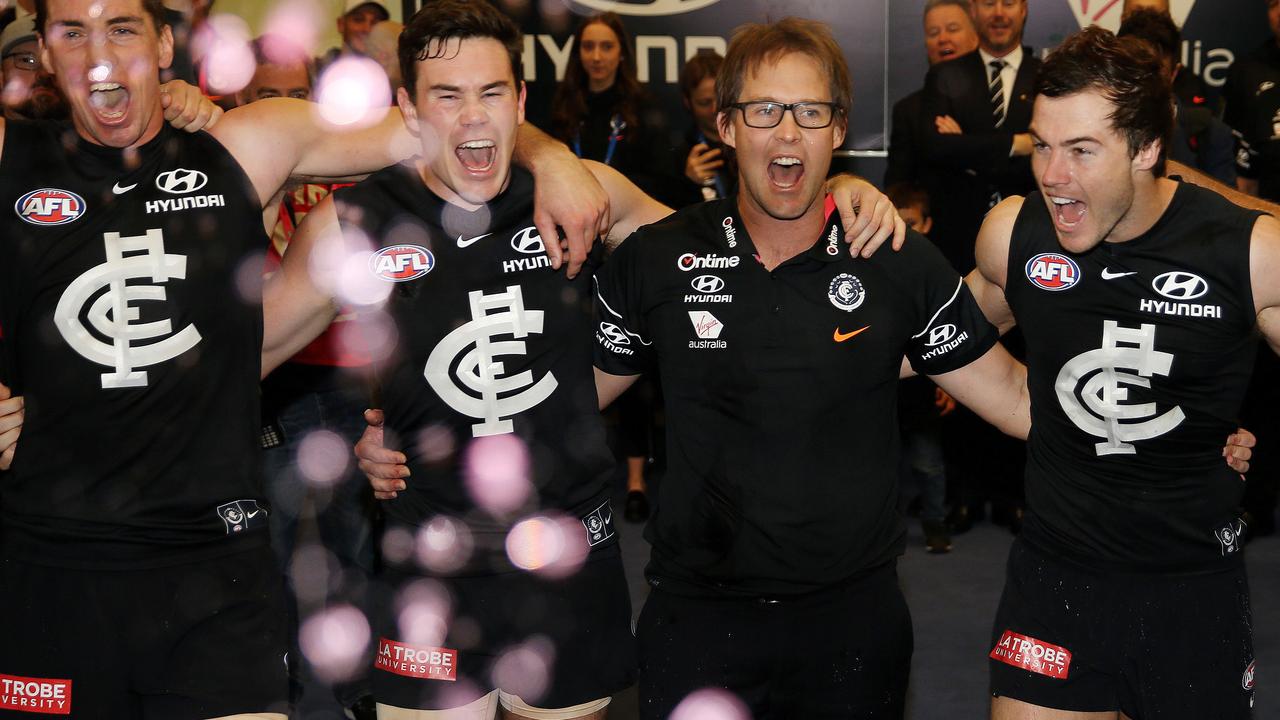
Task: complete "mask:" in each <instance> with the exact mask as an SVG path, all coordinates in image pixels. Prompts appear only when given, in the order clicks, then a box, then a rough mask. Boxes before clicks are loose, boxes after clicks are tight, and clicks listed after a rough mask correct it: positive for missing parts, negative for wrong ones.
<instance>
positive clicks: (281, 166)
mask: <svg viewBox="0 0 1280 720" xmlns="http://www.w3.org/2000/svg"><path fill="white" fill-rule="evenodd" d="M210 133H211V134H212V135H213V136H214V137H215V138H217V139H218V141H219V142H221V143H222V144H223V145H225V146H226V147H227V149H228V150H229V151H230V152H231V154H232V155H233V156H234V157H235V159H236V161H237V162H238V163H240V165H241V167H243V168H244V170H245V172H246V173H247V174H248V175H249V179H250V180H251V181H252V182H253V186H254V189H255V190H257V192H258V198H259V201H260V202H262V203H263V204H264V205H265V204H266V203H267V202H268V201H269V200H271V198H272V197H273V196H275V194H276V193H277V192H278V191H279V190H280V188H281V187H283V186H284V184H285V182H286V181H287V180H288V179H289V178H295V179H299V180H320V181H323V180H330V181H332V180H337V179H341V178H354V177H357V176H360V175H365V174H368V173H371V172H373V171H375V170H379V169H381V168H384V167H386V166H388V165H391V164H392V163H394V162H396V161H398V160H401V159H404V158H407V157H410V156H411V155H414V154H416V153H418V152H419V151H420V150H421V146H420V145H419V144H418V140H417V139H416V138H414V137H413V136H412V135H410V134H409V130H408V128H406V127H405V124H404V121H403V120H402V119H401V115H400V112H399V111H398V110H396V109H394V108H388V109H387V111H386V114H385V115H384V116H383V117H382V119H381V120H380V121H379V122H378V123H376V124H374V125H372V126H370V127H363V128H359V129H355V128H352V129H339V128H336V127H334V126H332V125H330V124H328V123H327V122H325V121H324V120H323V119H322V118H321V117H320V115H319V113H318V112H317V110H316V105H315V104H314V103H309V102H306V101H304V100H294V99H291V98H270V99H267V100H259V101H257V102H253V103H249V104H248V105H245V106H243V107H238V108H236V109H235V110H232V111H230V112H228V113H227V114H226V115H224V116H223V117H222V119H221V120H220V121H219V122H218V124H217V125H216V126H215V127H214V128H213V129H212V130H211V131H210Z"/></svg>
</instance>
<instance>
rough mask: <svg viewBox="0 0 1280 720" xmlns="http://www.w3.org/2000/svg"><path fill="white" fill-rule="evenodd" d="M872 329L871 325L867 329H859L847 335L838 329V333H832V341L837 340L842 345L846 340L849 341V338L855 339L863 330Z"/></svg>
mask: <svg viewBox="0 0 1280 720" xmlns="http://www.w3.org/2000/svg"><path fill="white" fill-rule="evenodd" d="M870 327H871V326H870V325H867V326H866V327H862V328H858V329H857V330H854V331H853V332H847V333H842V332H840V328H838V327H837V328H836V331H835V332H834V333H832V335H831V339H832V340H835V341H836V342H838V343H842V342H844V341H845V340H848V339H849V338H851V337H853V336H854V335H857V334H858V333H860V332H862V331H863V330H867V329H869V328H870Z"/></svg>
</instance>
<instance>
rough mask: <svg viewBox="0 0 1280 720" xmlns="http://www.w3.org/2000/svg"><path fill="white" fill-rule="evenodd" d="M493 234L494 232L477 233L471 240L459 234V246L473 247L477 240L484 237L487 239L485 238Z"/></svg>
mask: <svg viewBox="0 0 1280 720" xmlns="http://www.w3.org/2000/svg"><path fill="white" fill-rule="evenodd" d="M492 234H493V233H485V234H483V235H477V236H475V237H473V238H471V239H470V240H463V239H462V236H461V235H459V236H458V247H460V248H464V247H471V246H472V245H474V244H475V243H476V241H477V240H483V239H485V238H487V237H489V236H490V235H492Z"/></svg>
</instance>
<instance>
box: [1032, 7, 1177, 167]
mask: <svg viewBox="0 0 1280 720" xmlns="http://www.w3.org/2000/svg"><path fill="white" fill-rule="evenodd" d="M1086 90H1096V91H1098V92H1100V93H1102V96H1103V97H1104V98H1106V99H1107V101H1108V102H1110V103H1111V105H1112V106H1113V107H1114V108H1115V109H1114V110H1113V111H1112V112H1111V115H1110V120H1111V126H1112V127H1113V128H1115V129H1116V131H1118V132H1119V133H1120V134H1122V135H1124V137H1125V140H1126V141H1127V142H1128V145H1129V155H1130V157H1132V156H1134V155H1137V154H1138V151H1139V150H1141V149H1143V148H1144V147H1147V146H1148V145H1150V144H1151V143H1153V142H1156V141H1157V140H1159V141H1160V157H1159V159H1158V160H1157V161H1156V165H1155V167H1154V168H1152V169H1153V170H1154V172H1155V174H1156V176H1157V177H1159V176H1161V175H1164V168H1165V156H1166V154H1167V152H1168V149H1169V139H1170V138H1171V137H1172V136H1173V123H1174V119H1173V89H1172V87H1171V86H1170V85H1169V78H1168V77H1167V76H1166V75H1165V74H1164V71H1163V69H1162V67H1161V64H1160V58H1159V57H1158V56H1157V55H1156V52H1155V49H1154V48H1152V46H1151V45H1150V43H1148V42H1146V41H1145V40H1139V39H1138V38H1136V37H1122V38H1118V37H1116V36H1115V35H1113V34H1111V31H1109V30H1104V29H1102V28H1100V27H1098V26H1096V25H1094V26H1091V27H1089V28H1086V29H1084V30H1081V31H1080V32H1078V33H1076V34H1074V35H1071V36H1069V37H1067V39H1066V40H1064V41H1063V42H1062V44H1061V45H1059V46H1058V49H1057V50H1054V51H1053V52H1052V53H1051V54H1050V55H1049V57H1048V58H1046V59H1045V61H1044V63H1043V64H1042V65H1041V66H1040V71H1039V73H1038V74H1037V76H1036V94H1037V95H1044V96H1046V97H1053V98H1056V97H1063V96H1066V95H1075V94H1076V93H1080V92H1085V91H1086Z"/></svg>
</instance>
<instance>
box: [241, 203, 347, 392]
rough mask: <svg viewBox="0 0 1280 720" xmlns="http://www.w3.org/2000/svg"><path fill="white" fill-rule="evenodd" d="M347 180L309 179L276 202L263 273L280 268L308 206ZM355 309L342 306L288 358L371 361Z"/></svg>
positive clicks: (335, 363) (328, 363) (343, 363)
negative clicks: (328, 182) (277, 207)
mask: <svg viewBox="0 0 1280 720" xmlns="http://www.w3.org/2000/svg"><path fill="white" fill-rule="evenodd" d="M350 186H351V183H339V184H335V185H320V184H315V183H309V184H306V185H300V186H298V187H296V188H294V189H293V190H292V191H290V192H288V193H286V194H285V196H284V199H283V200H282V201H281V202H280V212H279V215H278V217H277V222H276V227H275V229H274V230H272V232H271V244H270V245H269V246H268V247H267V261H266V270H265V272H266V273H267V274H270V273H273V272H275V271H277V270H279V269H280V263H281V262H282V258H283V256H284V252H285V250H286V249H287V248H288V247H289V240H290V239H291V238H292V237H293V233H294V232H295V231H296V230H297V229H298V225H299V224H301V223H302V218H304V217H306V215H307V213H309V212H311V209H312V208H314V207H315V206H316V205H318V204H320V201H321V200H323V199H324V198H325V197H326V196H327V195H328V194H329V193H331V192H333V191H334V190H336V189H338V188H341V187H350ZM356 319H357V317H356V313H355V312H354V311H352V310H351V309H349V308H342V309H341V310H339V312H338V317H337V318H336V319H335V320H334V321H333V323H332V324H330V325H329V327H328V328H326V329H325V331H324V332H323V333H321V334H320V335H319V336H318V337H317V338H316V339H315V340H312V341H311V343H310V344H309V345H307V346H306V347H304V348H302V349H301V350H299V351H298V353H297V354H296V355H294V356H293V357H291V358H289V362H295V363H302V364H303V365H323V366H325V367H364V366H366V365H368V364H369V363H370V362H372V358H371V357H369V354H368V353H367V352H365V351H364V350H363V349H362V348H364V347H366V344H365V343H363V342H360V338H359V336H358V333H359V329H360V327H359V324H358V323H357V322H355V321H356Z"/></svg>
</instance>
